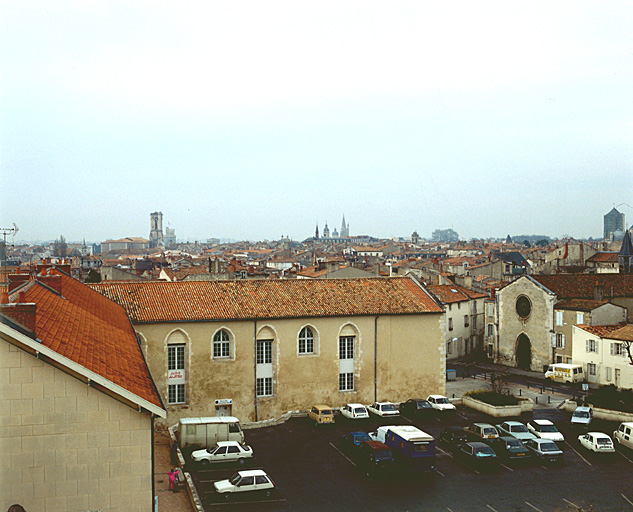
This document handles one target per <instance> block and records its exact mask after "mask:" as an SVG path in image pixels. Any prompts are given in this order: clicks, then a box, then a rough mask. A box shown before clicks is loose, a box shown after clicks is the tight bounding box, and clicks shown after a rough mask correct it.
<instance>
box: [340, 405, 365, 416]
mask: <svg viewBox="0 0 633 512" xmlns="http://www.w3.org/2000/svg"><path fill="white" fill-rule="evenodd" d="M341 414H342V415H343V416H345V417H346V418H349V419H350V420H362V419H365V418H369V413H368V412H367V408H366V407H365V406H364V405H362V404H345V405H344V406H343V407H341Z"/></svg>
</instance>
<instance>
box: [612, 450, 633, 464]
mask: <svg viewBox="0 0 633 512" xmlns="http://www.w3.org/2000/svg"><path fill="white" fill-rule="evenodd" d="M616 453H619V454H620V455H622V457H624V458H625V459H626V460H628V461H629V462H630V463H631V464H633V460H631V459H629V458H628V457H627V456H626V455H624V454H623V453H622V452H616Z"/></svg>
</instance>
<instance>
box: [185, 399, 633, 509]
mask: <svg viewBox="0 0 633 512" xmlns="http://www.w3.org/2000/svg"><path fill="white" fill-rule="evenodd" d="M415 400H420V401H422V399H415ZM403 403H406V402H403ZM396 405H397V406H398V409H399V410H400V411H401V412H402V414H401V415H400V416H396V417H382V416H379V415H376V414H370V415H369V418H364V419H353V418H350V417H346V416H343V415H342V414H340V413H339V412H338V411H337V412H336V414H335V421H334V422H331V423H330V422H328V423H327V424H323V423H315V421H314V420H313V419H312V418H310V417H296V418H291V419H290V420H288V421H286V422H284V423H281V424H279V425H275V426H271V427H266V428H261V429H254V430H246V431H245V439H246V442H247V443H248V446H250V447H252V449H253V455H254V456H253V458H249V459H246V464H245V465H244V466H238V465H237V464H231V463H228V464H226V465H225V466H226V467H220V466H221V465H216V464H213V465H207V466H205V467H203V466H201V465H200V464H199V463H189V464H188V466H187V468H186V469H187V470H188V471H190V472H191V474H192V476H193V479H194V482H195V483H196V487H197V490H198V492H199V494H200V496H201V498H202V501H203V505H204V507H205V510H217V509H222V508H224V507H226V508H227V510H253V511H255V510H274V509H279V510H315V511H317V510H319V511H320V510H341V511H343V510H410V511H415V510H419V511H435V510H438V511H448V512H458V511H466V512H468V511H486V512H490V511H492V512H504V511H513V512H514V511H531V512H533V511H537V512H538V511H540V512H557V511H576V512H577V511H579V510H580V509H581V508H582V510H585V511H586V510H589V509H590V507H593V510H594V511H595V512H608V511H618V512H619V511H623V510H633V486H632V485H631V476H630V475H631V474H633V451H631V450H630V449H629V448H627V447H625V446H623V445H622V444H621V443H615V444H616V446H617V450H615V451H614V452H612V453H608V452H606V450H595V449H592V447H591V446H589V442H583V441H582V439H581V438H582V436H585V435H588V434H591V433H593V432H602V433H604V434H608V436H610V437H612V435H613V432H614V431H617V430H618V425H619V423H616V422H606V421H601V420H596V419H594V420H593V421H592V422H591V426H590V429H589V430H588V431H587V430H582V429H580V430H579V428H578V427H577V426H572V425H571V423H570V419H571V414H570V413H567V412H564V411H561V410H559V409H557V408H556V407H554V406H552V407H542V408H536V409H535V411H534V413H533V414H529V415H524V417H519V418H502V419H495V418H491V417H489V416H487V415H485V414H483V413H479V412H476V411H474V410H471V409H468V408H465V407H463V406H458V407H457V409H456V410H455V411H452V412H451V411H446V410H433V411H432V413H431V414H429V412H428V411H426V409H427V408H426V407H424V406H422V408H424V409H425V411H424V412H423V413H421V414H417V413H416V411H417V409H418V407H417V404H415V405H414V406H408V407H404V408H403V407H402V406H401V404H396ZM513 422H519V423H513ZM390 425H399V426H401V427H406V428H400V429H396V428H394V429H392V430H393V433H394V434H397V435H401V436H402V439H403V440H404V441H405V442H406V440H407V439H412V440H413V441H414V444H415V442H418V441H416V440H417V439H419V437H420V434H419V432H420V431H421V432H422V433H424V434H428V435H429V436H430V437H431V438H432V439H433V440H434V450H435V451H434V457H433V461H434V462H433V466H434V468H435V469H430V470H429V468H428V467H427V468H426V469H427V470H424V471H418V470H416V471H410V470H408V469H404V465H402V464H401V462H402V458H399V457H398V454H397V453H396V450H395V449H394V448H395V446H394V445H392V446H391V447H390V446H387V444H385V443H388V442H389V435H385V434H384V432H391V431H390V430H389V429H388V428H387V429H385V428H382V429H380V427H389V426H390ZM475 425H479V427H480V428H479V430H480V431H481V432H482V433H483V432H486V431H487V430H488V429H490V427H492V428H493V429H494V430H495V431H496V432H497V435H496V436H494V435H491V436H490V437H483V435H482V436H481V437H480V436H479V435H477V434H476V433H474V431H475V430H476V429H475V428H474V426H475ZM497 425H499V426H503V429H502V430H501V431H500V429H498V428H497V427H496V426H497ZM519 425H523V428H521V427H519ZM526 425H527V428H526ZM530 425H532V429H529V426H530ZM412 427H417V428H416V429H413V428H412ZM464 427H467V428H464ZM552 427H553V428H552ZM528 430H529V433H531V434H533V436H527V437H525V436H524V438H523V439H518V437H520V435H522V434H523V435H524V434H526V431H528ZM381 431H382V432H383V435H382V437H379V436H378V435H377V434H378V433H379V432H381ZM352 433H356V434H352ZM364 434H368V436H367V437H369V441H368V440H367V437H365V436H364ZM489 434H491V433H490V432H489ZM407 436H409V437H407ZM411 436H414V437H411ZM531 437H533V439H532V438H531ZM552 437H554V438H555V439H552ZM600 438H601V437H600V436H595V435H594V436H592V442H593V441H595V443H593V444H597V443H598V441H599V439H600ZM383 441H384V442H383ZM372 443H373V444H372ZM517 443H518V444H517ZM361 445H362V446H363V447H364V446H365V445H367V446H366V448H364V449H363V450H360V449H359V447H360V446H361ZM465 447H467V448H465ZM425 449H426V448H425ZM603 451H604V453H603ZM490 452H492V454H494V457H493V456H491V455H490ZM477 453H481V455H480V456H477ZM520 453H522V454H523V455H520ZM486 454H487V455H486ZM400 457H402V454H401V455H400ZM246 469H248V470H261V471H264V472H265V473H264V475H266V478H268V479H269V480H270V482H271V483H272V485H274V492H273V493H271V492H268V490H267V491H266V494H262V493H259V494H258V493H253V494H252V495H249V493H243V494H244V495H245V496H246V495H249V496H248V498H245V497H242V496H237V494H238V493H235V495H234V496H232V497H231V499H229V500H226V499H224V497H223V496H220V493H218V492H217V485H215V483H216V482H218V481H222V480H229V484H230V483H231V482H235V483H237V484H239V482H240V481H241V478H242V476H236V474H238V471H243V470H246ZM251 476H253V477H255V476H256V475H255V474H253V475H251ZM259 476H260V477H262V478H261V480H262V482H263V481H264V479H263V475H259ZM248 482H250V480H248ZM229 484H226V483H224V484H222V485H220V487H221V488H226V487H227V486H229ZM266 485H269V484H266ZM222 486H224V487H222ZM267 494H270V496H267Z"/></svg>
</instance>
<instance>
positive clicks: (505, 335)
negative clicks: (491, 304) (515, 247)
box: [495, 277, 555, 371]
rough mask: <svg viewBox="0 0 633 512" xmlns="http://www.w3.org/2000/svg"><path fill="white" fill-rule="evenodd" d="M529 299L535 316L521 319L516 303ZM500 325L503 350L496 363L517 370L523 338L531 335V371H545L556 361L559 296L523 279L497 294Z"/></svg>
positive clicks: (500, 344) (531, 314)
mask: <svg viewBox="0 0 633 512" xmlns="http://www.w3.org/2000/svg"><path fill="white" fill-rule="evenodd" d="M520 295H525V296H526V297H528V298H529V300H530V303H531V313H530V315H529V316H528V317H527V318H521V317H520V316H519V315H518V313H517V311H516V301H517V298H518V297H519V296H520ZM497 300H498V322H499V350H498V353H497V354H496V356H495V360H496V361H497V362H498V363H500V364H504V365H507V366H517V358H516V356H517V344H518V338H519V336H520V335H521V334H525V335H527V337H528V338H529V340H530V345H531V352H532V357H531V362H530V368H531V369H532V370H534V371H542V370H543V366H544V365H547V364H549V362H550V361H551V359H552V333H551V332H550V331H551V330H552V331H553V328H554V325H553V324H554V319H553V317H554V302H555V296H554V295H550V294H549V293H547V292H545V290H543V288H541V287H540V286H539V285H537V284H535V283H534V282H533V281H532V280H531V279H530V278H528V277H522V278H520V279H517V280H516V281H514V282H512V283H511V284H509V285H508V286H506V287H505V288H502V289H501V290H500V291H499V292H498V294H497Z"/></svg>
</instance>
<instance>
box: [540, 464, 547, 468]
mask: <svg viewBox="0 0 633 512" xmlns="http://www.w3.org/2000/svg"><path fill="white" fill-rule="evenodd" d="M541 467H542V468H543V469H549V468H548V467H547V466H545V465H543V464H541Z"/></svg>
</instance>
